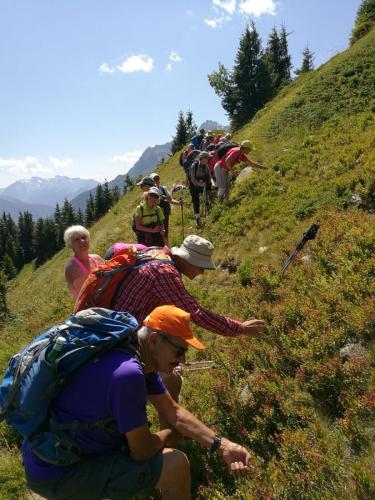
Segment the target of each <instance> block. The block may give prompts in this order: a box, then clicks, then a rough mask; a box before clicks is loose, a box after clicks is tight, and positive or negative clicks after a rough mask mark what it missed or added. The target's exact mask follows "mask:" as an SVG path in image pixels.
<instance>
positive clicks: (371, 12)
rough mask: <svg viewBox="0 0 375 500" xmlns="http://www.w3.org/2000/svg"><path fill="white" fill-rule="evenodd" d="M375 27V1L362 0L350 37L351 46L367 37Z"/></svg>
mask: <svg viewBox="0 0 375 500" xmlns="http://www.w3.org/2000/svg"><path fill="white" fill-rule="evenodd" d="M374 26H375V0H362V3H361V5H360V6H359V9H358V11H357V16H356V19H355V25H354V28H353V30H352V34H351V37H350V45H353V44H354V43H355V42H357V41H358V40H359V39H360V38H362V37H363V36H365V35H366V34H367V33H368V32H369V31H371V30H372V28H373V27H374Z"/></svg>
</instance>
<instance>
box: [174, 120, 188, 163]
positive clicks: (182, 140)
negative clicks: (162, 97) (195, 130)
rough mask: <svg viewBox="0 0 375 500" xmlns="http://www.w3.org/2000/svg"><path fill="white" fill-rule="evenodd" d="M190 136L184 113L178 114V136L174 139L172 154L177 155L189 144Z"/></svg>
mask: <svg viewBox="0 0 375 500" xmlns="http://www.w3.org/2000/svg"><path fill="white" fill-rule="evenodd" d="M187 140H188V134H187V128H186V122H185V118H184V114H183V112H182V111H180V112H179V113H178V121H177V126H176V135H175V136H174V137H173V140H172V146H171V152H172V154H175V153H177V151H179V150H180V149H181V148H182V147H183V146H184V145H185V144H186V142H187Z"/></svg>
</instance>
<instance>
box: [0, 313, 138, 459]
mask: <svg viewBox="0 0 375 500" xmlns="http://www.w3.org/2000/svg"><path fill="white" fill-rule="evenodd" d="M137 328H138V323H137V321H136V319H135V318H134V317H133V316H131V315H130V314H129V313H125V312H116V311H111V310H109V309H103V308H99V307H98V308H92V309H85V310H83V311H80V312H78V313H77V314H75V315H74V316H71V317H70V318H69V319H68V320H67V321H65V323H63V324H59V325H56V326H53V327H52V328H50V329H49V330H47V331H46V332H44V333H42V334H41V335H39V336H38V337H37V338H35V339H34V340H32V341H31V342H30V344H28V345H27V346H26V347H24V348H23V349H21V351H19V352H18V353H17V354H16V355H15V356H13V357H12V358H11V360H10V362H9V366H8V369H7V371H6V373H5V376H4V379H3V381H2V382H1V384H0V421H2V420H6V422H7V423H8V424H9V425H11V426H12V427H14V428H15V429H16V430H17V431H18V432H19V433H20V434H21V435H22V436H23V437H24V438H26V439H27V440H28V441H29V443H30V448H31V450H32V452H33V453H34V454H35V455H37V456H38V457H39V458H41V459H42V460H44V461H45V462H47V463H50V464H55V465H70V464H73V463H75V462H78V461H79V460H80V459H81V456H82V452H81V450H80V449H79V448H78V446H77V444H76V442H75V441H74V440H73V435H74V433H76V432H77V431H79V430H83V429H85V430H87V429H92V428H97V427H101V428H103V427H104V428H111V427H112V428H113V418H112V417H109V418H107V419H105V420H100V421H96V422H82V423H80V422H78V421H75V422H72V423H68V424H59V423H58V422H56V421H55V420H54V418H53V416H52V414H51V412H50V404H51V402H52V401H53V399H54V398H56V396H57V395H58V394H59V392H60V391H61V389H62V388H63V387H64V386H65V385H66V384H67V382H69V381H70V380H71V379H72V377H73V376H74V375H75V374H76V373H77V371H78V370H79V369H80V368H82V367H83V366H84V365H86V364H87V362H88V361H90V360H93V359H94V358H95V357H98V356H102V355H103V354H104V353H105V352H107V351H108V350H110V349H113V348H115V349H121V350H124V351H126V352H127V353H129V354H131V355H133V356H138V352H137V347H138V340H137V334H136V330H137ZM57 337H64V338H65V343H64V345H63V349H62V351H61V352H59V353H58V354H57V357H56V356H55V358H56V359H55V361H54V362H53V364H50V363H49V362H48V361H47V359H48V358H49V354H50V352H51V350H52V349H53V348H54V346H55V342H56V339H57Z"/></svg>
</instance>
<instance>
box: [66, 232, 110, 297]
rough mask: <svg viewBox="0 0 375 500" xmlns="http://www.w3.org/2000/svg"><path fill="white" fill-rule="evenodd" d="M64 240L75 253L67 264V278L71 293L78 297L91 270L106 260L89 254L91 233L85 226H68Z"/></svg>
mask: <svg viewBox="0 0 375 500" xmlns="http://www.w3.org/2000/svg"><path fill="white" fill-rule="evenodd" d="M64 241H65V245H66V246H67V247H68V248H71V249H72V250H73V253H74V255H73V257H72V258H71V259H70V260H69V262H68V263H67V265H66V266H65V279H66V282H67V285H68V288H69V290H70V292H71V294H72V295H73V297H74V298H75V299H76V298H77V297H78V294H79V291H80V290H81V287H82V285H83V283H84V281H85V279H86V278H87V276H88V274H89V273H90V271H91V270H92V269H95V267H98V265H99V264H103V262H104V260H103V259H102V258H101V257H100V255H96V254H89V247H90V233H89V232H88V230H87V229H86V228H85V227H83V226H70V227H68V229H67V230H66V231H65V233H64Z"/></svg>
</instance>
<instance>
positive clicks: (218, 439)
mask: <svg viewBox="0 0 375 500" xmlns="http://www.w3.org/2000/svg"><path fill="white" fill-rule="evenodd" d="M220 445H221V437H220V436H215V437H214V439H213V440H212V445H211V448H210V452H211V453H215V451H217V450H218V449H219V448H220Z"/></svg>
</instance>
